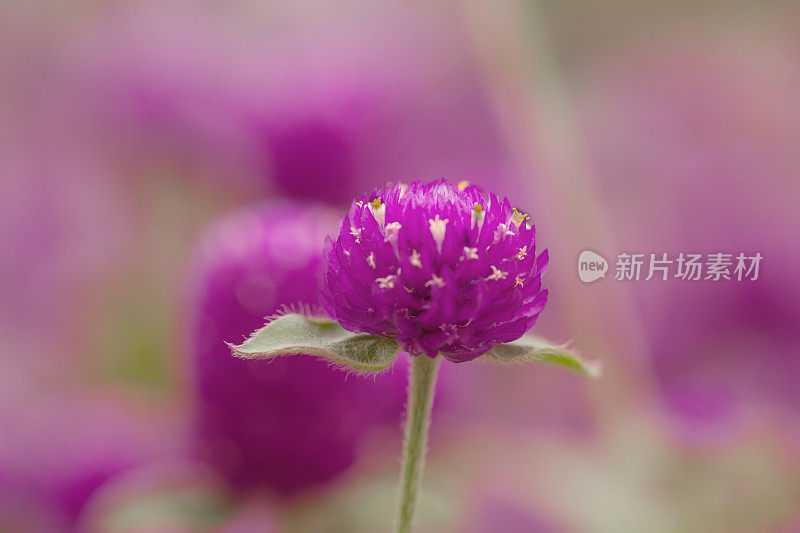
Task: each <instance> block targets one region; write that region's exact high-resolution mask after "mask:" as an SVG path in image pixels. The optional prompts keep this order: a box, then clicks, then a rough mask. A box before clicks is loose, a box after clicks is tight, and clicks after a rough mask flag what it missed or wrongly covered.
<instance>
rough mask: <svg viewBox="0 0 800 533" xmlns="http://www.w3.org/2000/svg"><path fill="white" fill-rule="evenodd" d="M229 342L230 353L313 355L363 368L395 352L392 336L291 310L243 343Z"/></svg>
mask: <svg viewBox="0 0 800 533" xmlns="http://www.w3.org/2000/svg"><path fill="white" fill-rule="evenodd" d="M229 346H230V347H231V350H232V351H233V355H235V356H236V357H241V358H243V359H271V358H273V357H282V356H285V355H295V354H305V355H315V356H317V357H323V358H325V359H328V360H329V361H332V362H334V363H338V364H344V365H347V366H349V367H351V368H354V369H356V370H359V371H366V372H375V371H378V370H383V369H385V368H388V367H389V366H390V365H391V364H392V363H393V362H394V360H395V358H396V357H397V352H398V347H397V343H395V342H394V339H390V338H386V337H378V336H375V335H366V334H363V333H351V332H349V331H347V330H345V329H344V328H342V327H341V326H340V325H339V324H337V323H336V322H331V321H330V320H320V319H315V318H308V317H306V316H303V315H299V314H295V313H292V314H287V315H283V316H280V317H278V318H276V319H274V320H272V321H270V322H268V323H267V324H266V325H265V326H264V327H263V328H261V329H259V330H258V331H256V332H255V333H253V335H251V336H250V338H249V339H247V340H246V341H245V342H244V343H242V344H240V345H238V346H234V345H233V344H229Z"/></svg>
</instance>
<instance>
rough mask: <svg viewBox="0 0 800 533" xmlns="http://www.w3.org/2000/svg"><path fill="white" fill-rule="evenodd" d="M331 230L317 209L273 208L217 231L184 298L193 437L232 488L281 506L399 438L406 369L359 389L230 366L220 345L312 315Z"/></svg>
mask: <svg viewBox="0 0 800 533" xmlns="http://www.w3.org/2000/svg"><path fill="white" fill-rule="evenodd" d="M335 224H336V222H335V217H334V216H333V215H332V214H331V212H329V211H327V210H324V209H322V208H316V207H309V206H304V205H299V204H293V203H271V204H265V205H262V206H259V207H256V208H250V209H247V210H244V211H242V212H239V213H236V214H234V215H231V216H229V217H227V218H225V219H223V220H221V221H220V222H218V223H217V224H216V225H215V226H214V227H212V228H211V229H210V230H209V232H208V233H207V234H206V235H205V238H204V239H203V242H202V244H201V246H200V250H199V253H198V255H197V258H196V261H195V263H194V265H193V273H192V276H191V280H190V285H189V293H188V296H189V311H190V313H191V317H190V320H189V325H190V328H189V332H188V335H189V337H188V338H189V339H190V346H189V354H190V356H191V360H192V364H193V365H194V367H195V373H196V387H197V395H198V403H197V413H196V429H197V436H198V439H199V443H200V446H201V448H202V449H201V453H202V455H203V456H204V457H205V458H206V459H207V460H209V461H210V462H211V463H212V464H213V465H215V466H216V467H217V468H218V469H219V470H220V472H222V473H223V474H224V475H225V476H226V477H227V478H228V479H229V480H230V481H231V482H232V483H233V484H234V485H235V486H236V487H239V488H257V487H266V488H270V489H272V490H274V491H277V492H278V493H280V494H283V495H289V494H292V493H295V492H297V491H300V490H301V489H307V488H309V487H313V486H315V485H318V484H321V483H325V482H327V481H330V480H332V479H334V478H335V477H337V476H339V475H340V474H342V473H343V472H344V471H345V470H346V469H347V468H348V467H350V466H351V465H352V464H353V461H354V460H355V457H356V452H357V450H358V446H359V443H360V442H362V439H363V437H365V436H366V435H367V434H368V433H369V432H370V431H372V430H375V429H378V428H380V427H386V426H387V425H388V426H389V427H392V428H393V429H396V430H398V431H399V421H400V414H401V411H402V408H403V401H404V392H405V384H406V380H407V376H406V370H405V366H406V365H407V363H406V361H404V360H400V361H398V364H397V365H396V366H395V367H393V368H392V369H390V370H389V371H388V372H386V373H383V374H381V375H379V376H377V377H376V378H374V379H362V378H358V377H355V376H348V375H347V374H346V373H344V372H342V371H340V370H336V369H333V368H331V367H330V366H329V365H328V364H327V363H326V362H324V361H322V360H320V359H317V358H314V357H304V356H298V357H287V358H281V359H277V360H275V361H273V362H270V363H265V362H263V361H245V360H241V359H237V358H234V357H231V355H230V350H229V349H228V347H227V346H226V344H225V341H231V340H239V339H240V338H242V335H243V332H248V331H253V330H255V329H257V328H258V327H260V326H262V325H263V323H264V319H265V317H266V316H267V315H270V314H272V313H275V312H276V311H278V310H280V308H281V307H282V306H283V305H285V304H308V305H317V298H318V290H319V289H318V282H319V279H320V275H321V269H322V264H323V260H322V247H323V242H324V237H325V235H326V234H327V233H328V232H329V231H331V230H333V229H334V228H335Z"/></svg>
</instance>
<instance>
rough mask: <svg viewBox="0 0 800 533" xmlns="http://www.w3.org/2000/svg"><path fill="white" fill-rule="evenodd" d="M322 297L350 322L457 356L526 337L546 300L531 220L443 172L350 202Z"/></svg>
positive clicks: (330, 246) (417, 351) (330, 249)
mask: <svg viewBox="0 0 800 533" xmlns="http://www.w3.org/2000/svg"><path fill="white" fill-rule="evenodd" d="M326 259H327V267H326V276H325V280H324V282H325V288H324V293H323V305H324V306H325V310H326V311H327V312H328V314H329V315H330V316H331V317H332V318H333V319H334V320H336V321H337V322H339V324H340V325H341V326H342V327H343V328H344V329H346V330H349V331H354V332H361V333H370V334H372V335H382V336H391V337H394V339H395V341H396V342H397V344H398V345H399V346H400V348H402V349H403V350H404V351H406V352H408V353H409V354H411V355H422V354H424V355H428V356H429V357H436V355H437V354H441V355H442V356H444V357H445V358H447V359H449V360H450V361H453V362H457V363H458V362H463V361H469V360H471V359H475V358H476V357H478V356H480V355H483V354H484V353H486V352H487V351H488V350H490V349H491V348H493V347H494V346H495V345H497V344H500V343H506V342H510V341H513V340H516V339H518V338H519V337H521V336H522V335H523V334H524V333H525V332H526V331H528V330H529V329H530V328H531V327H532V326H533V325H534V324H535V323H536V319H537V318H538V317H539V313H541V312H542V309H544V306H545V304H546V302H547V289H542V274H544V272H545V270H546V269H547V250H545V251H543V252H542V253H540V254H539V255H538V256H537V255H536V230H535V228H534V226H533V224H532V222H531V220H530V218H529V217H528V216H527V215H525V214H523V213H521V212H520V211H518V210H517V209H516V208H513V207H511V204H510V203H509V201H508V200H507V199H500V198H498V197H497V196H495V195H494V194H487V193H486V192H484V191H483V190H482V189H480V188H479V187H477V186H474V185H469V184H468V183H467V182H461V183H460V184H458V185H455V184H452V183H449V182H447V181H445V180H439V181H434V182H431V183H422V182H413V183H411V184H408V185H406V184H403V183H395V184H390V185H387V186H386V187H384V188H381V189H377V190H375V191H374V192H373V193H372V194H371V195H369V196H363V197H362V198H361V199H360V200H358V201H356V202H354V203H353V205H352V206H351V207H350V211H349V212H348V214H347V216H346V217H345V219H344V222H343V224H342V226H341V229H340V231H339V234H338V235H337V236H336V238H335V239H329V240H328V242H327V250H326Z"/></svg>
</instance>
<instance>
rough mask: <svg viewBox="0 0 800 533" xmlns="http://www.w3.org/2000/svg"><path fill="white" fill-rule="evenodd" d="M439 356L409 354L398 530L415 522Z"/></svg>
mask: <svg viewBox="0 0 800 533" xmlns="http://www.w3.org/2000/svg"><path fill="white" fill-rule="evenodd" d="M439 360H440V358H439V357H436V358H430V357H428V356H427V355H418V356H416V357H412V366H411V377H410V379H409V384H408V408H407V409H408V411H407V413H406V434H405V439H404V441H403V465H402V467H401V468H400V504H399V509H398V516H397V532H398V533H410V531H411V529H412V525H413V522H414V513H415V511H416V506H417V498H418V496H419V492H420V482H421V480H422V469H423V467H424V465H425V448H426V446H427V440H428V427H429V426H430V424H431V408H432V407H433V393H434V388H435V386H436V373H437V371H438V370H439Z"/></svg>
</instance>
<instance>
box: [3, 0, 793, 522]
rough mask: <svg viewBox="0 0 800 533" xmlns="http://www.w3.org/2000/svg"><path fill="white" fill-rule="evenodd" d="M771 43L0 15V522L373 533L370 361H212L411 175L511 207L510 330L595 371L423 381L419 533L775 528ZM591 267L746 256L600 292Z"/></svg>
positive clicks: (778, 151)
mask: <svg viewBox="0 0 800 533" xmlns="http://www.w3.org/2000/svg"><path fill="white" fill-rule="evenodd" d="M799 29H800V10H799V9H798V8H797V6H796V5H793V4H792V3H791V2H772V3H765V4H758V3H750V2H720V1H717V0H709V1H705V2H699V3H692V4H691V5H685V4H683V3H679V2H673V1H669V0H658V1H656V2H650V3H646V4H641V5H640V4H638V3H634V2H625V1H622V0H614V1H611V2H604V3H602V4H600V3H592V2H585V1H578V0H573V1H568V2H560V3H553V2H547V3H545V2H540V3H536V2H524V1H517V0H500V1H498V2H492V3H487V2H479V1H475V0H463V1H458V2H431V3H414V2H412V3H408V2H395V1H390V2H381V3H375V2H367V1H363V0H358V1H353V0H351V1H347V2H336V3H334V2H322V1H317V0H314V1H311V2H303V3H299V2H296V3H290V2H283V3H280V2H271V1H262V2H254V1H251V0H235V1H233V2H226V3H216V2H205V1H204V2H189V1H188V0H180V1H177V2H169V3H167V2H157V1H145V2H134V1H128V0H117V1H112V2H97V1H80V2H71V3H58V4H47V3H39V2H30V3H22V2H12V3H5V4H3V5H2V6H0V184H2V185H0V187H1V188H0V202H2V203H1V204H0V250H1V251H2V261H0V317H1V319H0V531H2V532H6V531H8V532H26V533H27V532H33V533H37V532H61V531H66V532H72V531H75V532H87V533H112V532H113V533H117V532H125V533H131V532H138V533H144V532H165V533H169V532H192V533H193V532H225V533H229V532H256V531H258V532H263V531H275V532H318V531H319V532H375V531H389V530H391V527H392V522H393V517H394V496H395V490H396V489H395V483H396V476H397V467H398V456H399V452H400V439H401V422H402V408H403V393H404V388H405V382H406V361H404V360H401V361H399V362H398V365H397V366H396V367H395V368H393V369H391V370H390V371H389V372H388V373H386V374H385V375H382V376H380V377H379V378H376V379H367V380H363V379H361V378H358V377H355V376H347V375H345V374H343V373H341V372H339V371H336V370H334V369H331V368H328V367H327V366H326V365H325V364H324V363H321V362H319V361H315V360H311V359H305V360H301V358H293V359H287V360H285V361H280V362H279V363H273V364H266V363H264V364H261V363H256V364H251V363H247V364H246V363H244V362H242V361H238V360H234V359H232V358H229V357H230V356H229V355H228V353H227V348H226V347H225V345H224V344H223V342H222V341H224V340H239V339H241V338H243V337H244V336H245V335H246V334H247V333H249V332H250V330H252V329H253V328H254V327H257V326H258V325H260V323H262V322H263V318H264V317H265V316H266V315H268V314H271V313H273V312H275V311H276V310H277V309H278V308H279V307H280V306H281V305H282V304H292V303H297V302H309V303H310V302H313V300H314V298H315V287H314V284H313V282H311V281H309V280H313V279H315V276H316V275H317V273H318V270H319V267H320V260H321V259H320V255H319V254H320V252H321V244H322V239H323V238H324V235H325V234H326V233H327V232H329V231H331V230H332V229H333V228H335V224H336V222H335V221H336V217H337V216H339V215H340V214H341V213H342V212H343V210H344V209H345V208H346V206H347V204H348V202H349V200H350V199H351V198H352V197H353V196H355V195H357V194H361V193H363V192H364V191H366V190H367V189H369V188H371V187H373V186H376V185H381V184H383V183H385V182H387V181H390V180H398V179H400V180H411V179H433V178H439V177H446V178H448V179H452V180H454V181H460V180H462V179H468V180H470V181H472V182H475V183H478V184H481V185H483V186H484V187H486V188H489V189H492V190H494V191H496V192H498V193H500V194H504V195H507V196H509V198H511V200H512V202H513V203H515V204H516V205H519V206H522V207H523V208H524V210H525V211H526V212H529V213H530V214H531V215H532V218H533V221H534V222H535V224H536V226H537V230H538V233H537V236H538V237H539V240H540V242H542V246H546V247H547V248H548V249H549V252H550V257H551V266H550V270H549V272H548V274H547V276H546V284H547V285H548V286H549V288H550V295H551V298H550V302H549V305H548V308H547V309H546V310H545V311H544V313H543V315H542V317H541V319H540V321H539V323H538V324H537V326H536V331H537V333H539V334H541V335H544V336H548V337H550V338H552V339H554V340H557V341H567V340H570V341H571V342H572V344H573V345H574V346H575V347H577V348H578V349H579V350H580V351H581V352H582V353H583V354H585V355H586V356H588V357H590V358H594V359H601V360H602V361H603V363H604V370H605V373H604V376H603V378H602V379H600V380H596V381H587V380H586V379H584V378H580V377H576V376H573V375H570V374H567V373H565V372H563V371H561V370H559V369H553V368H547V367H539V366H536V367H522V368H520V367H514V368H504V367H498V366H493V365H492V364H489V363H482V362H480V361H478V362H476V363H474V364H464V365H452V364H450V365H448V364H445V365H443V370H442V373H441V379H440V382H439V385H438V389H437V395H438V397H437V400H436V406H435V412H434V427H433V433H432V439H431V440H432V442H431V448H430V453H429V460H428V470H427V472H426V478H425V488H424V495H423V500H422V503H421V515H420V519H419V530H420V531H422V532H464V531H466V532H475V533H488V532H496V531H502V532H511V533H513V532H568V531H579V532H614V533H621V532H629V531H630V532H641V531H648V532H695V531H696V532H704V533H707V532H725V533H735V532H743V533H744V532H780V533H788V532H795V531H800V305H798V303H797V302H798V296H800V277H799V276H798V275H797V273H796V266H797V265H798V264H800V247H798V246H797V242H796V240H797V239H796V233H797V231H798V228H800V97H799V96H798V95H800V38H798V30H799ZM586 249H589V250H593V251H596V252H598V253H600V254H602V255H603V256H604V257H605V258H606V259H608V261H609V263H610V270H609V272H608V273H607V275H606V278H605V279H601V280H598V281H596V282H594V283H588V284H587V283H582V282H581V280H580V279H579V277H578V273H577V258H578V255H579V254H580V252H581V251H583V250H586ZM621 252H640V253H645V254H650V253H656V254H659V255H660V254H661V253H669V254H670V255H671V256H675V255H677V254H678V253H680V252H691V253H701V254H710V253H716V252H725V253H731V254H734V256H735V255H736V254H738V253H740V252H745V253H747V254H755V253H760V254H761V255H762V256H763V258H764V259H763V262H762V263H761V269H760V274H759V278H758V279H757V280H754V281H753V280H745V281H741V282H739V281H736V280H735V279H734V280H731V281H721V282H712V281H685V280H679V279H674V278H673V279H670V280H668V281H661V280H660V279H653V280H650V281H645V280H644V279H642V280H640V281H618V280H615V279H614V261H615V258H616V257H617V254H619V253H621ZM644 268H645V269H646V266H645V267H644ZM644 277H645V276H643V278H644Z"/></svg>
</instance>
